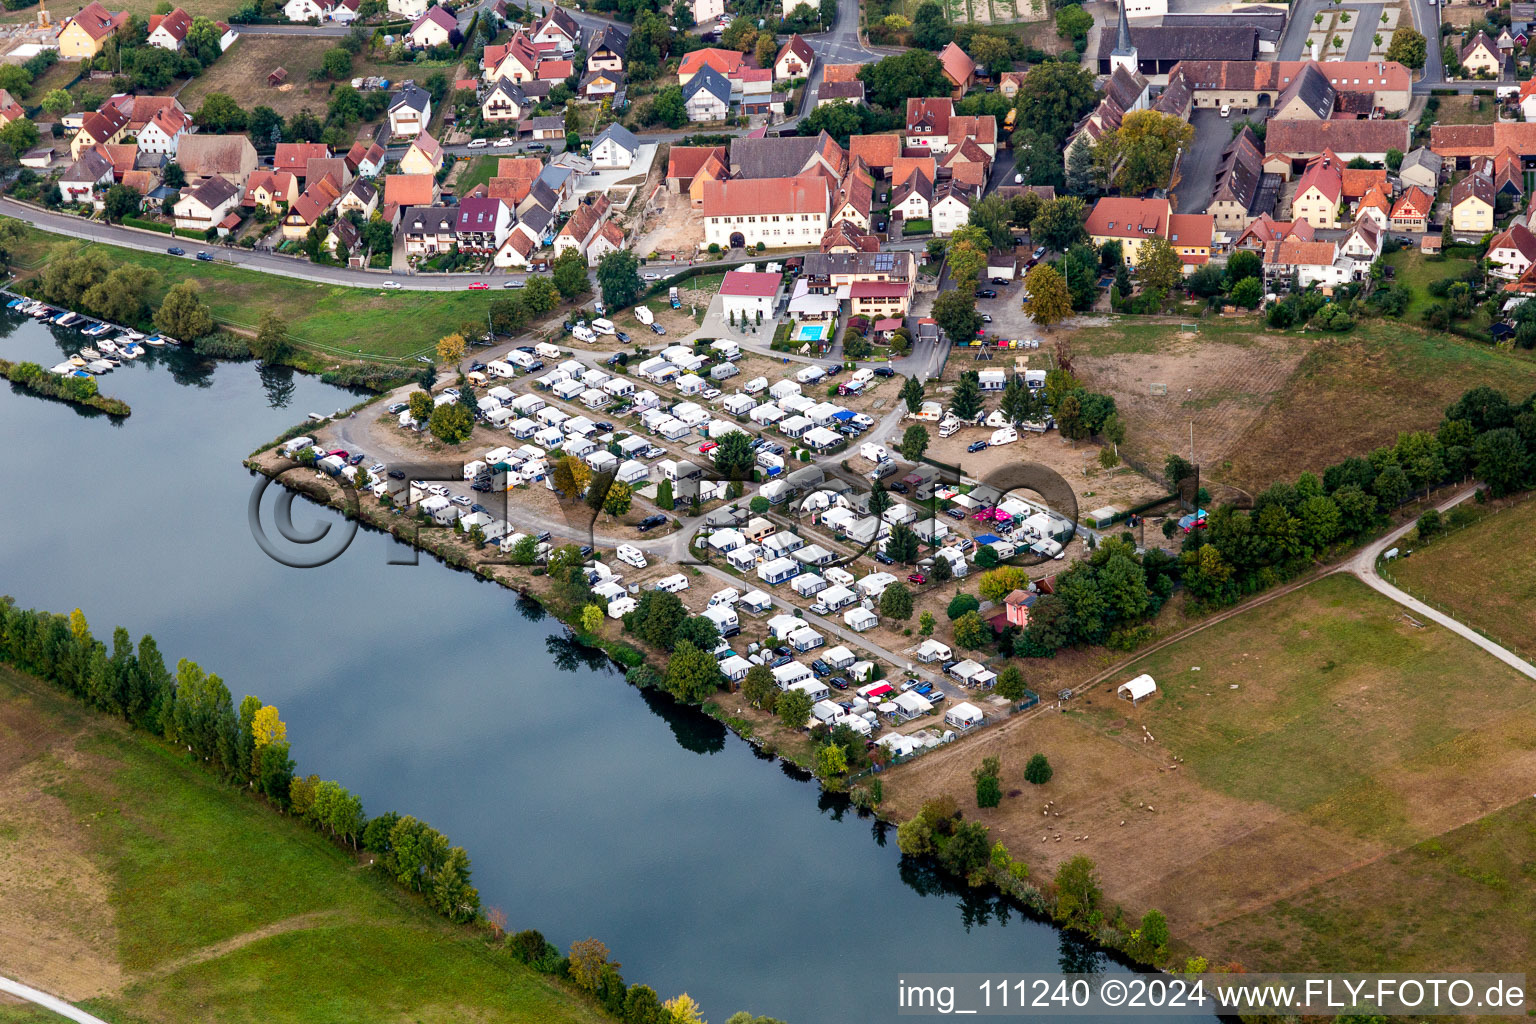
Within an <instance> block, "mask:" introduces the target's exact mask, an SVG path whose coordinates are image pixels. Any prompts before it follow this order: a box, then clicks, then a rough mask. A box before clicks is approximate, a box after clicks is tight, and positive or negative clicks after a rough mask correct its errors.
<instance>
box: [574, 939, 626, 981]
mask: <svg viewBox="0 0 1536 1024" xmlns="http://www.w3.org/2000/svg"><path fill="white" fill-rule="evenodd" d="M569 959H570V964H571V980H572V981H574V982H575V983H576V984H577V985H578V986H579V987H581V988H584V989H586V990H587V991H588V992H596V991H597V990H598V987H599V986H600V985H601V983H602V973H603V968H604V967H610V966H611V967H613V968H614V969H618V967H619V966H620V965H619V964H617V963H610V962H609V960H608V947H607V946H605V945H603V943H602V942H600V941H598V940H597V939H578V940H577V941H575V942H573V943H571V954H570V958H569Z"/></svg>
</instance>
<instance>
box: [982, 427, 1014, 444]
mask: <svg viewBox="0 0 1536 1024" xmlns="http://www.w3.org/2000/svg"><path fill="white" fill-rule="evenodd" d="M1018 439H1019V432H1018V431H1017V430H1015V429H1013V428H1012V427H1002V428H1000V429H998V430H994V431H992V439H991V440H990V441H988V442H987V444H988V445H989V446H990V447H993V448H996V447H997V446H998V445H1000V444H1012V443H1013V442H1015V441H1017V440H1018Z"/></svg>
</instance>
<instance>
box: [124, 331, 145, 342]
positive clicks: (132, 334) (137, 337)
mask: <svg viewBox="0 0 1536 1024" xmlns="http://www.w3.org/2000/svg"><path fill="white" fill-rule="evenodd" d="M123 337H124V338H127V339H128V340H129V341H143V340H144V335H142V334H140V333H139V332H138V331H130V330H128V329H127V328H124V329H123ZM119 340H121V339H119Z"/></svg>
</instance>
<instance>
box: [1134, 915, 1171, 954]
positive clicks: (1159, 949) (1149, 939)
mask: <svg viewBox="0 0 1536 1024" xmlns="http://www.w3.org/2000/svg"><path fill="white" fill-rule="evenodd" d="M1168 939H1169V933H1168V918H1166V917H1164V916H1163V912H1162V911H1161V910H1158V909H1156V908H1154V909H1152V910H1148V911H1147V912H1146V913H1145V914H1142V915H1141V944H1142V946H1143V947H1144V948H1146V949H1147V950H1148V951H1149V952H1150V953H1151V954H1152V956H1153V958H1154V959H1156V958H1158V957H1160V956H1162V954H1163V951H1164V950H1165V949H1166V947H1167V945H1168Z"/></svg>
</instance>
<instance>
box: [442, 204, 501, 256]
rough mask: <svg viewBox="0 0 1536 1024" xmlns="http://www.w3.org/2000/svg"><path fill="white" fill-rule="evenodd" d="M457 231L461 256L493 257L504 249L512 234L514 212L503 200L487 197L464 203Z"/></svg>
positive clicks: (455, 228)
mask: <svg viewBox="0 0 1536 1024" xmlns="http://www.w3.org/2000/svg"><path fill="white" fill-rule="evenodd" d="M454 230H455V233H456V234H457V237H458V243H459V250H460V251H461V252H473V253H479V254H481V255H483V256H489V255H491V254H492V253H494V252H496V250H498V249H500V248H501V246H502V243H504V242H505V241H506V240H507V236H508V235H510V234H511V233H512V211H511V210H510V209H509V208H508V207H507V204H505V203H503V202H502V201H501V200H500V199H489V198H485V197H483V196H480V197H469V198H465V199H461V200H460V201H459V219H458V223H457V224H456V225H455V226H454Z"/></svg>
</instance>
